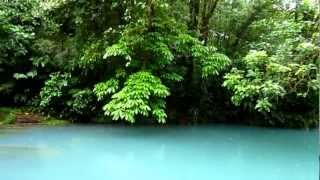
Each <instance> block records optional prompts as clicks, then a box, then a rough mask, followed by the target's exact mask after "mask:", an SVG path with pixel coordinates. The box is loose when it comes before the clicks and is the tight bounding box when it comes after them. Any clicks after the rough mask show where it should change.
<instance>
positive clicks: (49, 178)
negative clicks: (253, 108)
mask: <svg viewBox="0 0 320 180" xmlns="http://www.w3.org/2000/svg"><path fill="white" fill-rule="evenodd" d="M317 178H318V161H317V133H316V131H302V130H281V129H264V128H252V127H241V126H222V125H217V126H200V127H163V128H159V127H116V126H66V127H29V128H19V129H0V179H1V180H72V179H75V180H316V179H317Z"/></svg>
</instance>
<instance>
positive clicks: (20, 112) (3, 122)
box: [0, 107, 315, 130]
mask: <svg viewBox="0 0 320 180" xmlns="http://www.w3.org/2000/svg"><path fill="white" fill-rule="evenodd" d="M18 116H20V118H24V117H25V116H27V118H26V119H28V118H34V119H37V122H28V120H25V121H24V122H17V119H19V117H18ZM66 125H112V126H113V125H115V126H118V125H119V126H125V127H132V125H133V124H132V123H128V122H125V121H120V122H119V121H112V120H109V121H105V120H104V119H103V120H101V119H94V120H90V121H88V122H86V123H84V122H83V121H77V120H75V119H60V118H56V117H52V116H49V115H45V113H40V110H37V109H35V108H32V107H0V128H24V127H32V126H49V127H50V126H66ZM198 125H201V126H203V125H204V126H206V125H240V126H246V127H255V128H279V129H283V128H285V129H301V128H296V127H277V126H273V127H272V126H269V125H268V126H264V125H261V124H260V125H259V124H254V123H250V122H248V123H241V122H238V123H226V122H224V121H217V122H214V123H208V122H205V121H204V122H202V123H190V122H189V123H186V122H184V121H180V122H179V121H177V122H175V123H166V124H155V123H150V122H149V121H145V122H140V123H137V124H135V126H138V127H139V126H153V127H158V128H161V127H171V126H181V127H190V126H198ZM314 128H315V127H311V128H310V127H309V126H305V127H304V128H303V129H305V130H312V129H314Z"/></svg>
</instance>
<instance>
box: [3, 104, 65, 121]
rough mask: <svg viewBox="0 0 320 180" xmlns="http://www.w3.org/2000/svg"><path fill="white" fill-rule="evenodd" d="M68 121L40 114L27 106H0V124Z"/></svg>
mask: <svg viewBox="0 0 320 180" xmlns="http://www.w3.org/2000/svg"><path fill="white" fill-rule="evenodd" d="M70 123H71V122H70V121H68V120H64V119H57V118H54V117H50V116H45V115H42V114H40V113H37V112H35V111H34V110H32V109H30V108H28V107H21V108H17V107H0V126H16V125H35V124H38V125H48V126H57V125H67V124H70Z"/></svg>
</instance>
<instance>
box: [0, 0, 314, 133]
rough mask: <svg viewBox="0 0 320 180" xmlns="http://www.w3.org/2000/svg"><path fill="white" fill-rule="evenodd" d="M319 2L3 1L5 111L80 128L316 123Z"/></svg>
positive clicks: (0, 58)
mask: <svg viewBox="0 0 320 180" xmlns="http://www.w3.org/2000/svg"><path fill="white" fill-rule="evenodd" d="M319 9H320V4H319V3H318V1H316V0H126V1H117V0H91V1H87V0H28V1H26V0H14V1H4V0H3V1H0V105H1V106H28V107H33V108H34V109H36V110H38V111H40V112H43V113H45V114H47V115H50V116H56V117H61V118H67V119H73V120H74V121H78V122H110V121H112V120H113V121H120V122H129V123H134V122H136V123H182V122H183V123H188V124H194V123H209V122H223V123H244V124H254V125H262V126H277V127H312V126H316V125H317V118H318V104H319V98H318V96H319V88H320V83H319V80H317V74H318V73H317V72H318V67H319V61H320V47H319V45H320V13H319Z"/></svg>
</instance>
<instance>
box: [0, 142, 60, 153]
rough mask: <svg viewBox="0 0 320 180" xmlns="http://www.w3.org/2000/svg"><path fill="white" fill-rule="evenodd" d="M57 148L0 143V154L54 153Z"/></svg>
mask: <svg viewBox="0 0 320 180" xmlns="http://www.w3.org/2000/svg"><path fill="white" fill-rule="evenodd" d="M57 153H58V151H57V150H55V149H52V148H45V147H34V146H17V145H9V146H4V145H0V156H5V155H8V156H10V155H12V156H13V155H14V156H35V155H56V154H57Z"/></svg>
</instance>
